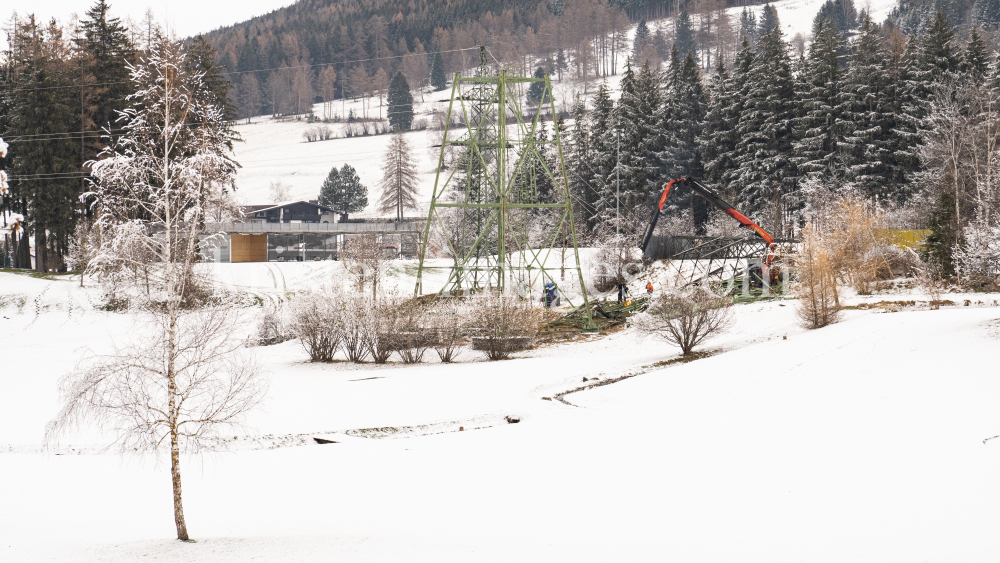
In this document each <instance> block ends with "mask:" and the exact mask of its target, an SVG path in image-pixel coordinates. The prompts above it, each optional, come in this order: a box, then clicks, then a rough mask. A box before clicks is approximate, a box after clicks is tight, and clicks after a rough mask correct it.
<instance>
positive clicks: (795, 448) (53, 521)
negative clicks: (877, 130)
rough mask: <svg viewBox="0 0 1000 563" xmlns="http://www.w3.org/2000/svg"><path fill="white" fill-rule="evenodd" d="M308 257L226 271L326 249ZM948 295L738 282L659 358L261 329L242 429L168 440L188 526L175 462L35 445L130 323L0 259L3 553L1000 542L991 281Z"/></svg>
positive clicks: (894, 546)
mask: <svg viewBox="0 0 1000 563" xmlns="http://www.w3.org/2000/svg"><path fill="white" fill-rule="evenodd" d="M234 266H235V265H234ZM246 266H252V265H246ZM301 266H303V265H297V264H281V265H276V267H279V268H280V269H281V271H280V272H278V274H277V275H278V277H279V278H282V279H285V280H286V284H287V285H286V286H281V285H280V284H276V283H273V282H269V281H263V280H265V279H267V280H270V279H271V278H270V276H271V274H262V275H260V276H258V275H257V274H251V273H250V270H248V271H247V272H238V271H235V269H234V268H232V267H229V270H228V271H227V272H220V278H226V279H228V280H229V281H228V282H227V283H229V284H231V285H232V286H234V287H235V286H245V287H247V289H249V290H252V291H255V292H271V293H272V294H275V295H277V294H281V293H284V292H285V291H287V290H291V289H294V288H296V287H300V286H303V285H308V284H315V283H318V282H319V281H321V278H323V277H325V276H327V275H328V274H329V272H323V271H305V269H304V268H301ZM255 276H256V277H259V279H260V280H261V281H260V282H259V283H256V282H251V281H250V278H253V277H255ZM269 283H270V286H269ZM398 283H399V284H400V286H405V285H406V284H407V283H409V282H408V280H407V278H406V276H404V275H400V276H399V280H398ZM251 285H252V286H253V287H250V286H251ZM945 297H946V299H950V300H951V301H953V302H954V303H955V304H956V306H954V307H946V308H944V309H942V310H938V311H929V310H926V306H922V305H921V303H920V302H921V301H923V302H925V301H926V300H927V296H926V295H921V294H919V293H917V294H910V293H905V292H904V293H901V294H894V295H880V296H875V297H868V298H863V299H862V298H857V297H854V298H850V300H849V302H850V303H852V304H855V305H858V304H866V303H867V304H871V303H875V302H882V301H887V302H888V301H893V302H901V301H907V300H915V301H917V305H916V307H915V308H913V309H914V310H907V311H902V312H881V311H884V310H886V309H883V308H871V309H867V310H865V309H857V310H850V311H847V312H846V315H845V318H844V320H843V321H842V322H840V323H839V324H836V325H833V326H830V327H827V328H824V329H820V330H816V331H808V332H807V331H804V330H802V329H800V328H798V326H797V324H796V320H795V315H794V301H791V300H784V301H773V302H768V303H757V304H750V305H740V306H738V307H737V324H736V326H735V327H734V328H733V329H732V330H731V331H730V332H728V333H727V334H725V335H724V336H721V337H719V338H718V339H716V340H713V341H711V342H710V343H708V344H707V345H706V347H705V348H706V349H708V350H714V351H716V352H717V353H716V354H715V355H714V356H712V357H708V358H703V359H700V360H696V361H694V362H692V363H688V364H676V365H670V366H667V367H656V366H654V364H655V363H656V362H659V361H663V360H669V359H671V358H675V357H676V351H675V349H673V348H669V347H667V346H665V345H663V344H660V343H658V342H655V341H642V340H639V339H638V338H637V336H636V335H635V334H634V333H633V332H632V331H631V330H629V329H626V330H624V331H620V332H617V333H614V334H610V335H602V336H593V337H588V338H586V339H584V340H580V341H577V342H572V343H564V344H558V345H549V346H544V347H540V348H538V349H535V350H531V351H527V352H523V353H520V354H518V355H517V357H516V359H513V360H509V361H505V362H493V363H489V362H484V361H482V359H481V356H480V355H478V354H477V353H474V352H472V351H469V350H466V351H464V352H463V354H462V355H461V356H460V358H459V359H460V362H459V363H457V364H454V365H442V364H439V363H437V361H436V357H434V355H433V353H431V354H430V356H431V357H432V358H433V359H432V361H428V362H426V363H424V364H421V365H412V366H404V365H402V364H398V363H392V364H389V365H387V366H374V365H364V366H354V365H351V364H346V363H335V364H327V365H317V364H310V363H308V362H307V357H306V355H305V353H304V352H303V351H302V349H301V348H300V347H299V345H298V343H297V342H296V341H290V342H286V343H284V344H281V345H278V346H273V347H266V348H258V349H257V351H258V353H259V354H260V355H261V358H262V360H263V361H264V364H265V365H266V367H267V369H268V372H269V377H270V381H271V386H270V394H269V397H268V399H267V401H266V403H265V405H264V408H263V410H262V411H261V412H260V413H259V415H258V416H257V417H256V419H255V420H254V425H255V427H256V430H257V433H256V434H254V435H242V434H241V435H239V436H234V439H233V440H232V441H231V443H230V447H229V449H230V450H231V451H229V452H226V453H219V454H214V455H212V456H210V457H206V458H202V459H197V458H196V459H189V460H186V461H185V462H184V471H185V473H184V487H185V489H184V493H185V495H184V498H185V508H186V510H185V512H186V515H187V520H188V527H189V530H190V531H191V533H192V536H193V537H194V538H195V539H197V540H198V542H197V543H193V544H184V543H180V542H177V541H176V540H174V539H172V538H173V536H174V529H173V521H172V512H171V505H170V479H169V471H168V466H167V463H166V460H160V462H159V463H157V462H156V461H155V460H152V459H147V460H146V461H137V460H135V459H132V458H126V459H122V458H120V457H119V456H118V455H117V454H112V453H101V450H100V448H99V445H100V443H101V441H100V439H99V437H97V436H94V435H92V434H87V433H83V434H80V435H75V436H69V437H67V438H66V439H65V440H63V442H62V443H61V444H60V445H59V447H58V448H54V449H48V450H46V449H45V448H44V447H43V444H42V433H43V427H44V424H45V423H46V421H47V420H49V419H50V418H51V417H52V416H53V415H54V413H55V411H56V408H57V396H56V381H57V379H58V377H59V376H60V375H62V374H63V373H66V372H67V371H68V370H71V369H72V368H73V365H74V363H75V362H76V361H77V360H78V358H79V357H80V356H81V354H82V353H83V351H84V349H87V348H89V349H93V350H95V351H98V352H99V351H103V350H106V349H107V348H108V346H109V345H110V343H111V342H112V341H116V342H119V343H124V342H127V341H128V338H129V335H130V334H133V333H135V332H137V331H141V330H144V328H143V327H142V326H140V325H136V324H135V321H134V319H132V318H131V317H129V316H127V315H122V314H115V313H106V312H102V311H98V310H95V309H94V307H93V305H92V301H96V290H94V289H90V288H85V289H80V288H79V285H78V280H74V279H67V280H62V279H60V280H44V279H36V278H32V277H28V276H21V275H13V274H7V273H0V304H2V305H0V330H2V331H3V334H4V335H5V337H4V338H3V340H2V341H0V358H3V363H2V365H3V370H2V372H0V384H2V388H3V390H4V392H3V393H2V394H0V475H2V476H3V479H2V481H0V498H2V499H3V502H0V561H18V562H20V561H60V562H62V561H102V562H109V561H110V562H118V561H122V562H125V561H136V560H144V561H170V562H173V561H178V562H179V561H199V562H202V561H203V562H219V561H247V560H261V561H332V560H337V561H372V562H386V561H401V562H402V561H405V562H414V561H428V562H431V561H433V562H447V561H455V562H468V561H497V562H501V561H503V562H509V561H602V562H605V561H664V560H668V561H691V562H699V561H705V562H732V561H741V562H756V561H760V562H768V563H771V562H792V561H811V562H813V561H815V562H827V561H829V562H844V561H942V562H947V561H955V562H959V561H961V562H979V561H982V562H987V561H995V559H996V553H997V550H998V549H1000V539H998V538H997V536H996V534H994V533H993V531H994V530H995V529H996V528H997V526H998V525H1000V514H998V513H997V511H996V510H995V507H996V506H997V505H998V503H1000V481H998V480H997V479H996V477H995V476H996V473H997V471H998V470H1000V439H998V440H993V441H989V442H986V443H985V444H984V443H983V440H984V439H986V438H989V437H992V436H995V435H997V434H1000V409H998V407H997V405H1000V377H998V375H997V372H996V369H995V368H994V367H993V366H994V365H995V361H996V353H997V350H998V349H1000V307H997V306H996V305H997V300H1000V295H983V294H979V295H946V296H945ZM965 299H968V300H969V305H968V306H965ZM249 314H251V315H252V314H255V311H253V310H251V311H250V312H249ZM252 325H253V323H252V322H248V325H247V326H248V329H247V330H248V331H250V330H252ZM786 337H787V339H786ZM629 374H637V375H636V376H635V377H633V378H630V379H627V380H624V381H621V382H618V383H614V384H612V385H607V386H603V387H598V388H594V389H590V390H585V391H580V392H577V393H572V394H569V395H565V396H564V399H565V400H566V401H567V402H568V403H569V404H566V403H562V402H559V401H555V400H546V398H552V397H554V396H555V395H557V394H558V393H561V392H564V391H568V390H572V389H575V388H578V387H581V386H583V385H585V384H584V383H583V378H585V377H586V378H588V379H592V378H599V379H601V380H606V379H609V378H616V377H620V376H623V375H629ZM508 416H510V417H514V418H518V419H520V423H518V424H509V423H507V422H506V420H505V417H508ZM460 426H462V427H464V428H465V431H463V432H459V431H457V430H458V428H459V427H460ZM373 428H379V429H382V430H381V431H378V432H368V434H370V435H374V436H378V437H373V438H364V437H361V435H362V434H364V433H361V432H357V431H358V430H360V429H373ZM314 436H323V437H327V438H331V439H334V440H337V441H339V442H340V443H337V444H328V445H318V444H317V443H316V442H315V441H314V440H312V437H314Z"/></svg>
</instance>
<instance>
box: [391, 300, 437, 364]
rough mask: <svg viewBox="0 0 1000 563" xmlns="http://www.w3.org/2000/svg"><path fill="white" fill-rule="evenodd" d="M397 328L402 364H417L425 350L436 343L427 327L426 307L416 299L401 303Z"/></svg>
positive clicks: (433, 335) (422, 358)
mask: <svg viewBox="0 0 1000 563" xmlns="http://www.w3.org/2000/svg"><path fill="white" fill-rule="evenodd" d="M397 307H398V310H399V328H398V331H397V332H396V338H397V341H398V344H397V348H398V351H399V357H400V358H402V360H403V363H404V364H419V363H420V362H422V361H423V360H424V354H426V353H427V349H428V348H429V347H431V345H433V344H435V343H436V341H437V335H436V334H435V332H434V331H433V329H431V328H430V327H429V326H428V325H429V324H430V323H429V320H430V319H429V318H428V309H429V308H428V307H427V305H425V304H424V303H423V302H421V301H419V300H417V299H410V300H407V301H404V302H401V303H400V304H399V305H398V306H397Z"/></svg>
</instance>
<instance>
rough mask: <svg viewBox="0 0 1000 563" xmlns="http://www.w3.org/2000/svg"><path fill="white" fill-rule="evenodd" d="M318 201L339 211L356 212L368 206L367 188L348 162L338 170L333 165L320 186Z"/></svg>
mask: <svg viewBox="0 0 1000 563" xmlns="http://www.w3.org/2000/svg"><path fill="white" fill-rule="evenodd" d="M319 202H320V203H321V204H322V205H326V206H328V207H333V208H335V209H336V210H337V211H339V212H340V213H358V212H360V211H364V210H365V208H366V207H368V188H367V187H365V186H364V185H363V184H362V183H361V178H359V177H358V172H357V170H355V169H354V167H353V166H351V165H350V164H344V166H343V167H342V168H341V169H340V170H337V167H336V166H334V167H333V168H332V169H331V170H330V173H329V174H328V175H327V177H326V180H324V181H323V185H322V187H320V192H319Z"/></svg>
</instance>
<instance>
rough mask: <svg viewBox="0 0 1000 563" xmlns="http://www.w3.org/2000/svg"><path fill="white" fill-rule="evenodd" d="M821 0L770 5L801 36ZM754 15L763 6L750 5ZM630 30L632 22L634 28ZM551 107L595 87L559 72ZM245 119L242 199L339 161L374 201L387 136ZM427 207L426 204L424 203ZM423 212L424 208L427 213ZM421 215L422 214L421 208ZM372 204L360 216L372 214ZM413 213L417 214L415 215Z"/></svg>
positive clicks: (880, 3) (433, 96)
mask: <svg viewBox="0 0 1000 563" xmlns="http://www.w3.org/2000/svg"><path fill="white" fill-rule="evenodd" d="M823 2H824V0H782V1H780V2H775V3H774V4H773V5H774V7H775V8H776V9H777V10H778V17H779V19H780V21H781V24H782V27H783V30H784V31H785V35H786V38H791V37H792V36H793V35H794V34H795V33H799V32H801V33H803V34H804V35H807V36H808V34H809V33H810V30H811V29H812V21H813V18H814V17H815V16H816V13H817V11H818V10H819V8H820V6H821V5H822V4H823ZM895 5H896V2H895V0H869V3H868V5H864V4H860V3H859V4H858V8H859V9H860V8H865V9H870V10H871V13H872V17H873V19H875V20H876V21H881V20H883V19H885V16H886V15H887V14H888V13H889V11H890V10H891V9H892V8H893V6H895ZM750 9H751V10H754V11H755V12H757V13H758V14H759V12H760V11H761V10H762V9H763V5H759V6H753V7H751V8H750ZM741 11H742V8H732V9H731V10H730V13H731V15H732V16H733V18H734V21H738V18H739V13H740V12H741ZM655 25H669V22H666V21H665V22H658V23H657V24H655ZM633 31H634V28H633ZM624 64H625V59H624V57H622V58H620V68H624ZM620 76H621V73H620V72H619V74H618V75H616V76H611V77H609V78H608V82H609V85H610V86H611V89H612V95H613V97H615V98H617V97H618V90H619V88H618V81H619V79H620ZM553 88H554V90H555V98H556V105H557V109H558V110H560V111H564V110H568V108H569V106H570V105H571V104H572V100H573V97H574V96H575V95H576V94H580V95H586V96H589V95H592V94H593V93H594V91H595V88H596V87H595V85H593V84H591V85H589V86H585V85H584V84H582V83H578V82H577V81H575V80H573V79H571V78H568V77H565V76H564V79H563V81H562V82H555V81H554V83H553ZM450 94H451V88H450V86H449V88H448V89H447V90H444V91H442V92H430V91H427V92H424V93H423V94H420V93H414V97H415V103H414V114H415V118H416V119H421V118H425V119H426V118H428V117H430V116H431V115H432V114H433V113H434V112H441V113H443V112H445V111H446V110H447V105H448V104H447V102H448V99H449V97H450ZM365 106H366V107H368V108H369V109H368V110H367V111H368V115H370V116H378V115H379V111H380V110H379V100H378V99H377V98H373V99H370V100H368V101H367V102H366V103H365ZM333 111H334V112H335V113H336V114H338V115H341V116H344V115H347V114H348V112H351V111H353V112H354V113H355V114H356V115H361V113H362V102H361V101H360V100H354V101H350V100H349V101H347V102H346V103H344V102H342V101H338V102H336V103H335V104H334V107H333ZM314 112H315V114H316V115H322V114H323V106H322V104H317V105H316V106H315V107H314ZM252 121H253V123H252V124H250V125H246V124H241V125H239V126H238V127H237V130H238V131H239V132H240V134H241V135H242V136H243V138H244V139H245V141H246V142H244V143H240V144H238V145H237V147H236V158H237V160H238V161H239V162H240V163H241V164H242V165H243V169H242V170H241V171H240V173H239V176H238V184H237V186H238V191H237V195H238V197H239V198H240V199H241V200H242V201H244V202H246V203H248V204H256V203H268V202H269V201H270V196H269V186H270V185H271V183H272V182H281V183H282V184H284V185H286V186H288V187H290V188H291V196H292V197H293V198H294V199H315V198H316V197H317V196H318V195H319V189H320V185H321V184H322V183H323V180H324V179H325V178H326V175H327V174H328V173H329V171H330V168H331V167H333V166H337V167H338V168H339V167H341V166H343V165H344V164H345V163H347V164H350V165H351V166H353V167H354V168H356V169H357V171H358V175H359V176H360V178H361V181H362V183H364V184H365V185H366V186H368V189H369V197H368V201H369V202H370V203H371V204H373V203H374V202H375V201H376V200H377V199H378V194H379V193H380V192H379V190H378V187H377V184H378V180H379V179H380V178H381V176H382V173H381V161H382V155H383V154H384V152H385V149H386V146H387V145H388V142H389V137H388V136H387V135H382V136H373V137H355V138H348V139H345V138H339V139H333V140H329V141H319V142H313V143H306V142H305V140H304V139H303V137H302V135H303V133H304V132H305V131H306V130H308V129H310V128H312V127H315V125H312V124H308V123H306V122H305V121H304V120H302V121H294V120H290V121H285V120H277V121H276V120H274V119H271V118H270V117H266V116H264V117H258V118H254V119H253V120H252ZM330 127H331V128H332V129H334V130H335V131H340V129H341V128H343V125H342V124H330ZM406 137H407V140H408V141H409V143H410V146H411V148H412V149H413V154H414V155H415V156H416V158H417V160H418V170H419V171H420V172H421V193H422V195H423V197H422V198H421V203H422V204H423V205H424V206H426V205H428V204H429V203H430V199H431V192H432V188H433V186H434V178H435V172H434V168H435V166H436V164H437V159H438V151H437V150H435V149H434V148H433V145H436V144H439V143H440V132H436V136H435V133H432V132H410V133H407V134H406ZM425 209H426V207H425ZM425 212H426V211H423V212H422V213H425ZM422 213H420V214H422ZM374 214H375V213H374V208H373V205H370V206H369V209H368V210H367V211H366V212H365V213H361V214H359V215H360V216H373V215H374ZM418 215H419V214H418Z"/></svg>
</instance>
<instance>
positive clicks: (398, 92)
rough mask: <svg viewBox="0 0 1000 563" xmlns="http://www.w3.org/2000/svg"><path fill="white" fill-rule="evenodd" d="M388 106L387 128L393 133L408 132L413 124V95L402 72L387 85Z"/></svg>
mask: <svg viewBox="0 0 1000 563" xmlns="http://www.w3.org/2000/svg"><path fill="white" fill-rule="evenodd" d="M386 104H387V105H388V108H387V110H386V111H387V113H388V116H389V127H391V128H392V130H393V131H408V130H409V129H410V124H412V123H413V95H412V94H410V85H409V83H408V82H406V77H405V76H403V73H402V72H397V73H396V76H393V77H392V82H390V83H389V94H388V96H386Z"/></svg>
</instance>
